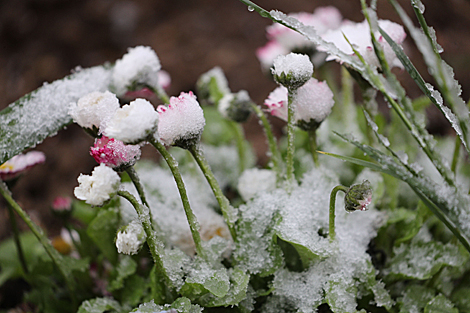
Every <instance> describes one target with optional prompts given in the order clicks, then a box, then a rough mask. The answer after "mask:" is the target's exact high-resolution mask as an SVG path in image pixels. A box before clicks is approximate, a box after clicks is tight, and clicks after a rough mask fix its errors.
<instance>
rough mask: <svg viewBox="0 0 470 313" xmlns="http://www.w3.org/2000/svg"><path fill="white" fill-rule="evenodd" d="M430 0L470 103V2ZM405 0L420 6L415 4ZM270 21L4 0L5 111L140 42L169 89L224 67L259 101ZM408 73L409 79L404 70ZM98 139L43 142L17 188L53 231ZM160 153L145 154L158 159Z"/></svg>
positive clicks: (269, 2)
mask: <svg viewBox="0 0 470 313" xmlns="http://www.w3.org/2000/svg"><path fill="white" fill-rule="evenodd" d="M255 2H256V3H258V4H259V5H260V6H262V7H264V8H266V9H268V10H269V9H279V10H281V11H284V12H286V13H288V12H299V11H307V12H312V11H313V10H314V9H315V8H316V7H318V6H325V5H334V6H336V7H338V8H339V9H340V11H341V12H342V14H343V16H344V17H345V18H347V19H351V20H354V21H357V22H358V21H362V20H363V17H362V14H361V13H360V1H359V0H356V1H354V0H330V1H328V0H289V1H287V0H259V1H255ZM423 2H424V4H425V5H426V12H425V16H426V18H427V20H428V23H429V24H430V25H432V26H434V27H435V28H436V31H437V36H438V41H439V42H440V44H441V45H442V46H443V47H444V49H445V52H444V53H443V57H444V58H445V59H446V60H447V61H448V62H449V63H450V64H451V65H452V66H453V67H454V68H455V69H456V77H457V79H458V80H459V81H460V82H461V84H462V87H463V89H464V94H463V96H464V99H465V100H468V97H469V96H470V94H469V92H470V80H469V78H468V75H467V73H468V72H469V60H470V54H469V52H470V32H469V26H470V1H468V0H445V1H443V0H423ZM400 3H402V5H403V6H404V7H405V8H406V9H407V11H408V12H409V13H410V14H411V13H412V10H411V7H410V4H409V1H407V0H403V1H400ZM379 16H380V17H381V18H386V19H391V20H394V21H398V19H397V16H396V15H395V14H394V12H393V10H392V9H391V7H390V6H389V5H388V3H387V1H385V0H380V1H379ZM270 24H271V23H270V21H269V20H267V19H265V18H262V17H260V16H259V15H258V14H256V13H254V12H249V11H248V10H247V7H246V6H245V5H243V4H242V3H241V2H239V1H237V0H171V1H168V0H153V1H152V0H135V1H131V0H0V94H1V95H2V96H1V97H0V109H3V108H4V107H6V106H7V105H8V104H9V103H11V102H13V101H15V100H16V99H18V98H19V97H21V96H23V95H24V94H26V93H29V92H31V91H33V90H34V89H36V88H38V87H40V86H41V85H42V84H43V82H52V81H54V80H56V79H60V78H62V77H64V76H66V75H68V74H69V73H70V70H71V69H73V68H75V67H76V66H82V67H91V66H95V65H99V64H102V63H104V62H106V61H111V62H114V61H115V60H116V59H118V58H120V57H121V56H122V55H123V54H124V53H125V52H126V50H127V48H128V47H132V46H136V45H149V46H151V47H152V48H153V49H154V50H155V51H156V52H157V54H158V56H159V57H160V60H161V63H162V66H163V69H165V70H166V71H168V72H169V73H170V75H171V78H172V84H171V88H170V90H169V94H170V95H177V94H179V93H180V92H181V91H189V90H193V89H194V83H195V81H196V79H197V78H198V76H199V75H200V74H202V73H204V72H206V71H207V70H209V69H211V68H212V67H214V66H216V65H218V66H220V67H222V69H223V70H224V71H225V73H226V76H227V78H228V80H229V83H230V87H231V89H232V90H233V91H238V90H240V89H246V90H248V92H249V93H250V95H251V97H252V99H253V100H255V101H256V102H257V103H258V104H261V103H262V102H263V100H264V99H265V97H266V96H267V94H268V93H269V92H270V91H271V90H272V89H274V88H275V84H274V83H273V82H272V81H271V80H270V79H269V78H267V77H266V76H265V75H264V74H263V73H262V72H261V70H260V65H259V62H258V60H257V59H256V56H255V50H256V48H258V47H260V46H262V45H264V44H265V43H266V38H265V27H266V26H267V25H270ZM407 43H408V48H407V50H408V51H409V54H410V56H411V58H412V59H413V60H418V61H417V62H418V63H417V64H418V68H419V69H420V70H421V72H422V73H423V74H426V69H425V67H424V66H423V65H422V64H421V63H420V62H419V55H418V54H417V52H416V51H415V49H413V46H412V44H411V42H410V41H409V40H408V41H407ZM400 76H402V77H403V79H404V80H407V79H408V78H407V75H406V73H402V74H401V75H400ZM405 86H406V87H407V88H408V89H409V92H410V95H411V96H412V97H415V96H418V95H419V91H418V90H416V88H414V87H413V83H412V82H411V83H409V81H408V82H407V83H405ZM465 90H466V91H465ZM432 112H433V111H432V110H431V111H430V114H431V116H432V114H433V113H432ZM436 125H438V126H435V125H431V126H430V127H434V128H435V130H437V131H438V130H439V129H438V128H439V127H440V126H439V125H440V124H439V123H438V121H437V122H436ZM0 127H1V126H0ZM436 127H437V128H436ZM245 129H246V132H247V134H248V136H249V137H250V138H251V140H252V142H253V144H254V146H255V147H256V150H257V153H258V154H259V156H260V157H263V155H264V153H265V152H264V151H265V146H264V138H263V137H262V133H261V132H260V130H259V129H258V126H257V123H256V122H255V121H252V123H248V124H247V125H246V128H245ZM91 144H92V139H91V138H90V137H88V136H87V135H86V134H85V133H84V132H82V131H81V130H80V129H78V127H76V126H74V125H72V126H70V127H68V129H67V130H64V131H61V132H60V133H59V134H58V135H57V136H55V137H52V138H49V139H47V140H46V141H45V142H44V143H43V144H41V145H39V146H38V147H37V149H38V150H41V151H44V152H45V153H46V157H47V161H46V163H45V164H43V165H40V166H37V167H36V168H34V169H32V170H31V171H30V172H29V173H28V175H27V176H26V177H23V179H21V180H20V181H19V183H18V184H17V185H16V186H15V188H14V190H13V192H14V196H15V198H16V199H18V200H19V201H20V202H21V204H22V205H23V207H24V208H25V209H26V210H27V211H28V212H29V213H30V214H32V215H33V216H34V217H35V218H36V219H37V221H40V222H42V223H44V224H45V225H46V226H47V227H48V228H49V229H50V232H51V233H54V232H56V231H57V229H56V228H55V227H53V226H54V224H55V223H57V221H56V220H55V219H54V218H53V217H52V216H51V215H50V213H49V210H48V208H49V204H50V203H51V202H52V200H53V199H54V198H55V197H56V196H61V195H68V196H73V188H74V187H75V186H76V185H77V182H76V179H77V177H78V175H79V174H80V173H81V172H84V173H90V172H91V169H92V168H93V167H94V166H95V165H96V163H95V161H94V160H93V159H92V157H91V156H89V154H88V149H89V146H90V145H91ZM152 153H153V152H152ZM152 153H150V154H149V153H146V157H154V155H155V154H152ZM0 203H1V202H0ZM6 221H7V215H6V210H5V208H4V207H0V239H2V238H5V237H6V236H9V234H10V229H9V226H8V224H7V223H6Z"/></svg>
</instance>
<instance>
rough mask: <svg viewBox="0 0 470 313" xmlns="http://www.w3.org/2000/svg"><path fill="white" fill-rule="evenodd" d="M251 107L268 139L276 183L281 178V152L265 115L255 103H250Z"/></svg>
mask: <svg viewBox="0 0 470 313" xmlns="http://www.w3.org/2000/svg"><path fill="white" fill-rule="evenodd" d="M251 107H252V108H253V110H254V111H255V113H256V116H258V118H259V120H260V121H261V124H262V125H263V129H264V133H265V134H266V138H267V139H268V146H269V153H270V157H271V163H272V168H273V170H274V171H275V172H276V178H277V183H279V182H280V181H281V179H282V169H281V153H280V151H279V148H278V146H277V142H276V138H275V137H274V135H273V131H272V127H271V124H270V123H269V121H268V119H267V118H266V115H265V114H264V112H263V110H261V108H260V107H259V106H257V105H256V104H255V103H251Z"/></svg>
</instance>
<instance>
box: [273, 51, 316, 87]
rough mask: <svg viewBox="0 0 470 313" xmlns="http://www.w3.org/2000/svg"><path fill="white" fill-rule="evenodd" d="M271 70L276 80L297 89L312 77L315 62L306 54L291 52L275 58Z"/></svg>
mask: <svg viewBox="0 0 470 313" xmlns="http://www.w3.org/2000/svg"><path fill="white" fill-rule="evenodd" d="M271 72H272V74H273V76H274V80H275V81H276V82H278V83H279V84H281V85H283V86H284V87H286V88H288V89H291V90H295V89H297V88H299V87H301V86H302V85H303V84H305V83H306V82H307V81H308V80H309V79H310V78H312V75H313V64H312V62H310V58H309V57H308V56H307V55H305V54H298V53H289V54H288V55H280V56H278V57H277V58H276V59H274V64H273V68H272V69H271Z"/></svg>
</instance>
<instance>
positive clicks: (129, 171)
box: [125, 166, 153, 221]
mask: <svg viewBox="0 0 470 313" xmlns="http://www.w3.org/2000/svg"><path fill="white" fill-rule="evenodd" d="M125 171H126V173H127V175H129V178H130V179H131V180H132V183H133V184H134V186H135V189H136V190H137V193H138V194H139V198H140V200H141V201H142V204H143V205H145V206H147V207H148V208H150V205H149V204H148V202H147V199H146V198H145V192H144V186H142V184H141V183H140V179H139V176H138V175H137V172H136V171H135V169H134V166H128V167H126V169H125ZM149 215H150V220H151V221H153V218H152V211H151V210H149Z"/></svg>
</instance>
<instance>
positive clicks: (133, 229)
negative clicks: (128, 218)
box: [116, 220, 147, 255]
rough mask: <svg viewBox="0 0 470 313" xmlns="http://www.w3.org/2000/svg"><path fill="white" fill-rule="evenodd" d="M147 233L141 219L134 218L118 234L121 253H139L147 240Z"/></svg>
mask: <svg viewBox="0 0 470 313" xmlns="http://www.w3.org/2000/svg"><path fill="white" fill-rule="evenodd" d="M146 238H147V235H146V233H145V231H144V228H143V227H142V224H141V223H140V221H139V220H133V221H132V222H131V223H130V224H129V225H127V226H124V227H123V228H122V229H121V230H119V231H118V233H117V235H116V248H117V250H118V252H119V253H123V254H129V255H131V254H137V253H138V252H139V250H140V248H141V247H142V245H143V244H144V242H145V239H146Z"/></svg>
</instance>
